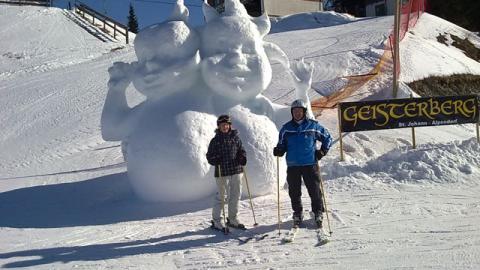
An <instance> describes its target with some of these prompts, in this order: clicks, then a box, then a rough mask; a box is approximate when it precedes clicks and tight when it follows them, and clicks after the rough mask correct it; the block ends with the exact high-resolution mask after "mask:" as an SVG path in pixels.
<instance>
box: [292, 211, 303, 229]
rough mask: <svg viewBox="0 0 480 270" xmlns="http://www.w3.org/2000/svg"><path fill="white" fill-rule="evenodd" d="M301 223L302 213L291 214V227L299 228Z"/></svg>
mask: <svg viewBox="0 0 480 270" xmlns="http://www.w3.org/2000/svg"><path fill="white" fill-rule="evenodd" d="M302 221H303V215H302V213H293V227H296V228H298V227H300V225H301V224H302Z"/></svg>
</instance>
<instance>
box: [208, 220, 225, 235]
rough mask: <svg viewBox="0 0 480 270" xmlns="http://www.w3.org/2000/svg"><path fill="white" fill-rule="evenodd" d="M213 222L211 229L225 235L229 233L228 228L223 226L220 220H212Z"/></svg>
mask: <svg viewBox="0 0 480 270" xmlns="http://www.w3.org/2000/svg"><path fill="white" fill-rule="evenodd" d="M211 222H212V226H210V228H212V229H214V230H217V231H221V232H223V233H224V234H228V233H229V230H228V228H227V227H225V226H223V223H222V222H221V221H220V220H212V221H211Z"/></svg>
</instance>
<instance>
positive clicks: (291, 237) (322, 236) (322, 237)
mask: <svg viewBox="0 0 480 270" xmlns="http://www.w3.org/2000/svg"><path fill="white" fill-rule="evenodd" d="M299 231H300V227H299V226H298V225H294V226H293V227H292V228H291V229H290V230H289V231H288V232H287V233H286V234H285V236H284V237H283V239H282V240H283V242H284V243H292V242H294V241H295V237H296V236H297V234H298V232H299ZM315 235H316V237H317V244H316V246H323V245H325V244H327V243H328V242H330V239H329V236H327V234H326V233H325V231H324V230H323V228H316V229H315Z"/></svg>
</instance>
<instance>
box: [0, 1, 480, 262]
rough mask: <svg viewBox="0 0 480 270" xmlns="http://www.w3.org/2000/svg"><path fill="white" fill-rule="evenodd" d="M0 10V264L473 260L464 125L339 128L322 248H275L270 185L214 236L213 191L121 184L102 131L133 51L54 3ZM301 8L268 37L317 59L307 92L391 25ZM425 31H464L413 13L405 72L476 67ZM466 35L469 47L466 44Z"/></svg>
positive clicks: (354, 69)
mask: <svg viewBox="0 0 480 270" xmlns="http://www.w3.org/2000/svg"><path fill="white" fill-rule="evenodd" d="M0 15H1V16H0V23H1V24H2V25H4V26H5V27H3V28H2V29H1V30H0V51H1V54H0V81H1V83H0V127H1V128H0V239H1V240H0V266H1V267H2V268H6V269H9V268H21V267H24V268H31V269H73V268H78V269H112V268H113V269H224V268H228V269H478V268H479V267H480V231H479V230H478V223H479V221H480V196H478V194H479V192H480V187H479V182H478V181H479V179H480V155H479V154H478V153H479V152H480V144H479V143H478V142H477V141H476V139H475V136H476V135H475V128H474V126H473V125H462V126H444V127H434V128H433V127H432V128H430V127H429V128H417V129H416V134H417V144H418V146H417V149H412V143H411V131H410V129H396V130H384V131H378V132H373V131H370V132H358V133H350V134H347V135H345V137H344V145H345V154H346V161H344V162H339V151H338V144H337V143H335V144H334V146H333V147H332V150H331V152H330V153H329V155H328V156H327V157H326V158H324V159H323V160H322V161H321V168H322V176H323V180H324V184H325V187H326V189H327V206H328V209H329V210H330V214H331V215H330V223H331V229H332V231H333V236H332V241H331V242H330V243H329V244H327V245H325V246H322V247H316V246H315V245H316V237H315V232H314V231H313V230H308V229H307V230H301V231H300V232H299V233H298V236H297V237H296V239H295V241H294V242H293V243H291V244H282V241H281V237H279V236H278V230H277V195H276V194H272V195H268V196H262V197H257V198H254V200H253V204H254V207H255V214H256V220H257V222H258V223H259V226H257V227H255V228H252V229H251V230H249V231H247V232H246V233H244V235H242V233H241V232H238V231H234V232H233V236H224V235H223V234H221V233H220V234H219V233H216V232H214V231H212V230H211V229H209V228H208V226H209V221H210V216H211V208H210V207H211V200H210V198H206V199H203V200H200V201H197V202H193V203H176V204H166V203H157V204H149V203H144V202H141V201H139V200H138V199H137V198H136V197H135V196H134V195H133V194H132V191H131V188H130V186H129V184H128V180H127V178H126V177H127V176H126V167H125V164H124V161H123V157H122V154H121V150H120V146H119V143H115V142H105V141H103V140H102V137H101V134H100V115H101V111H102V107H103V104H104V102H105V97H106V92H107V86H106V84H107V81H108V72H107V69H108V67H110V66H111V65H112V63H113V62H115V61H123V62H131V61H134V60H135V54H134V51H133V47H130V46H128V45H124V44H122V43H118V42H115V41H113V40H108V39H105V40H102V39H99V38H97V37H94V36H93V35H92V34H90V33H88V32H87V31H85V30H84V29H82V28H81V27H80V25H81V21H80V22H79V21H77V22H74V21H73V20H71V19H69V17H71V16H74V15H72V14H71V13H69V12H66V11H63V10H60V9H56V8H40V7H12V6H6V5H0ZM298 16H301V15H297V17H295V18H290V19H292V20H291V21H290V22H288V21H287V20H288V19H289V18H288V17H287V18H283V20H285V21H283V25H282V24H280V21H279V22H277V23H278V25H277V27H276V28H275V26H274V27H273V29H275V33H272V34H270V35H269V36H267V38H266V39H267V40H269V41H272V42H275V43H276V44H278V45H279V46H280V47H281V48H282V49H283V50H284V51H285V52H286V53H287V54H288V56H289V58H290V59H298V58H301V57H304V58H305V60H306V61H312V62H314V63H315V66H316V70H315V73H314V80H313V81H314V82H313V85H314V86H315V87H316V88H318V89H320V90H324V91H327V90H330V89H332V88H334V89H337V88H338V87H341V85H337V84H338V82H339V81H340V82H341V80H338V78H339V77H342V76H345V75H355V74H362V73H365V72H368V71H369V70H371V69H372V68H373V67H374V66H375V65H376V63H377V62H378V59H379V58H380V57H381V55H382V54H383V42H384V40H385V38H386V37H387V36H388V34H389V31H390V26H391V24H392V22H393V18H392V17H382V18H367V19H353V18H350V17H348V16H345V15H342V14H331V13H326V14H322V13H318V14H304V15H303V16H304V17H305V18H304V20H298ZM312 16H314V17H315V18H314V19H313V20H312ZM327 19H328V20H327ZM302 21H303V22H305V21H307V22H309V23H308V24H304V23H301V22H302ZM315 23H316V24H315ZM79 24H80V25H79ZM282 27H283V28H282ZM432 28H434V29H436V30H435V31H438V33H441V32H451V33H454V34H456V35H458V33H463V34H465V35H468V32H467V31H466V30H464V29H460V28H458V27H457V26H454V25H452V24H450V23H448V22H446V21H444V20H442V19H440V18H437V17H435V16H432V15H429V14H425V15H424V16H423V17H422V18H421V19H420V20H419V22H418V24H417V26H416V27H415V28H414V29H413V30H412V31H411V33H409V34H408V35H407V36H406V38H405V39H404V41H402V43H401V48H402V49H401V50H402V72H403V73H402V76H403V77H401V78H402V79H403V80H404V81H406V82H408V81H411V80H415V79H418V78H422V77H424V76H427V75H429V74H435V75H438V74H452V73H463V72H467V73H474V74H479V73H478V72H479V70H480V63H478V62H474V61H473V62H472V61H470V60H468V59H465V58H464V57H465V56H464V55H463V54H462V53H461V52H459V50H458V49H456V48H455V47H452V46H446V45H442V44H440V43H436V42H435V40H436V35H435V34H432V32H431V31H427V30H426V29H432ZM434 33H437V32H434ZM469 37H470V38H471V39H472V42H474V43H475V44H480V39H479V38H478V37H475V36H473V35H471V36H469ZM419 55H420V56H419ZM417 61H418V62H417ZM453 62H454V63H462V64H452V63H453ZM272 64H273V70H274V78H273V82H272V84H271V85H270V87H269V88H268V89H267V90H266V91H265V95H266V96H268V97H269V98H271V99H272V100H276V101H277V102H279V103H287V104H288V103H289V101H290V100H291V98H292V97H290V96H289V93H290V91H291V89H293V86H291V85H289V83H288V79H287V78H288V77H287V74H286V73H285V71H283V70H282V69H281V68H280V65H279V64H277V63H272ZM390 80H391V75H389V74H387V73H385V74H381V75H379V76H377V77H376V78H375V79H374V80H372V81H371V82H369V83H367V84H366V85H365V86H364V87H362V88H361V89H360V90H359V92H358V93H356V95H354V96H353V97H352V98H351V99H354V100H356V99H358V98H373V97H378V96H382V97H387V96H388V95H389V90H390V86H389V82H390ZM332 82H335V83H336V84H335V85H332ZM128 93H129V102H130V104H136V103H138V102H140V101H141V100H142V99H143V97H142V96H140V95H138V94H136V92H135V91H134V89H129V92H128ZM336 117H337V112H336V110H326V111H324V112H323V113H322V115H321V116H320V118H319V121H321V122H322V123H323V124H325V126H326V127H327V128H328V129H329V130H330V131H331V133H332V135H333V137H334V138H335V139H338V131H337V125H338V123H337V120H336ZM287 120H288V119H285V121H287ZM336 142H337V141H336ZM272 147H273V146H272ZM179 168H181V164H179V167H178V168H172V170H175V169H179ZM247 169H248V166H247ZM304 191H305V192H304V197H303V201H304V206H305V207H304V208H305V210H308V209H309V200H308V195H306V190H304ZM280 198H281V200H280V204H279V205H280V210H281V220H282V225H281V232H282V234H284V233H286V231H287V230H288V229H289V227H290V224H291V221H290V215H291V210H290V202H289V199H288V193H287V191H286V190H285V189H283V188H282V190H281V193H280ZM249 207H250V205H249V201H248V199H246V198H245V199H244V200H242V201H241V204H240V218H241V220H243V221H244V222H245V224H246V225H247V226H248V227H252V224H253V218H252V212H251V210H250V208H249ZM305 215H306V216H308V213H305ZM265 233H266V234H268V236H267V237H266V238H265V239H263V240H256V239H253V240H251V241H249V242H248V243H245V244H243V243H241V242H240V241H238V239H236V238H235V237H234V236H235V235H238V236H245V235H250V234H258V235H261V234H265Z"/></svg>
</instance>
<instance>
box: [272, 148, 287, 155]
mask: <svg viewBox="0 0 480 270" xmlns="http://www.w3.org/2000/svg"><path fill="white" fill-rule="evenodd" d="M284 154H285V150H284V149H283V148H282V147H279V146H275V147H274V148H273V155H274V156H276V157H283V155H284Z"/></svg>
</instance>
